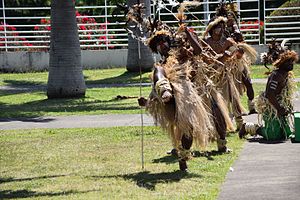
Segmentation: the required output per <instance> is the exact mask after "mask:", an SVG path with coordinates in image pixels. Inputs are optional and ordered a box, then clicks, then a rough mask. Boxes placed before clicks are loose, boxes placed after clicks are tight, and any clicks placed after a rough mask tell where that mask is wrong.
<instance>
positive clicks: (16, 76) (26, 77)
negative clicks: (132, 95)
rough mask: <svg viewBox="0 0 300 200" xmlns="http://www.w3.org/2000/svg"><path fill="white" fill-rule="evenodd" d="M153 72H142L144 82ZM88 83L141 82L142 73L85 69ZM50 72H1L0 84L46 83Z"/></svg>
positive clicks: (115, 69) (32, 84)
mask: <svg viewBox="0 0 300 200" xmlns="http://www.w3.org/2000/svg"><path fill="white" fill-rule="evenodd" d="M150 74H151V72H147V73H143V74H142V82H150V78H149V76H150ZM83 75H84V78H85V82H86V84H87V85H90V84H112V83H139V82H140V73H137V72H127V70H126V69H125V67H124V68H112V69H96V70H83ZM47 81H48V72H36V73H3V74H0V85H7V86H19V85H31V86H35V85H46V84H47Z"/></svg>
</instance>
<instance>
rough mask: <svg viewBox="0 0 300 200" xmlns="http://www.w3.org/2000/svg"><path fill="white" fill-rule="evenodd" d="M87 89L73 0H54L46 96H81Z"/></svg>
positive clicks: (52, 3)
mask: <svg viewBox="0 0 300 200" xmlns="http://www.w3.org/2000/svg"><path fill="white" fill-rule="evenodd" d="M85 89H86V86H85V82H84V77H83V73H82V66H81V50H80V44H79V36H78V28H77V22H76V16H75V5H74V2H73V1H71V0H63V1H62V0H52V2H51V40H50V61H49V77H48V87H47V96H48V98H68V97H82V96H84V95H85Z"/></svg>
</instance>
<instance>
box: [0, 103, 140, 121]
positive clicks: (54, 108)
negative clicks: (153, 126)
mask: <svg viewBox="0 0 300 200" xmlns="http://www.w3.org/2000/svg"><path fill="white" fill-rule="evenodd" d="M139 109H140V107H139V106H138V103H136V105H135V104H132V103H128V102H123V100H118V99H116V98H113V99H109V100H92V101H85V98H80V99H43V100H37V101H31V102H27V103H23V104H13V105H11V104H4V103H0V110H1V113H0V118H2V121H3V120H4V121H7V120H9V118H18V119H21V120H22V118H29V119H23V120H27V121H39V120H41V119H39V117H40V116H42V115H43V113H47V112H54V113H55V112H57V113H61V112H66V113H68V112H70V113H76V112H93V111H96V110H102V111H113V110H139ZM46 121H47V120H46ZM46 121H45V122H46Z"/></svg>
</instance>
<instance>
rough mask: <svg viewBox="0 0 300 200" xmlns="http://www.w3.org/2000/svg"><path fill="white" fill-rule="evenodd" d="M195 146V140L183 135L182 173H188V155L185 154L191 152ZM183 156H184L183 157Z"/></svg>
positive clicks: (180, 164)
mask: <svg viewBox="0 0 300 200" xmlns="http://www.w3.org/2000/svg"><path fill="white" fill-rule="evenodd" d="M192 144H193V138H192V137H187V136H186V135H183V136H182V138H181V145H182V148H183V149H182V150H180V152H179V154H180V158H179V168H180V170H181V171H186V170H187V164H186V161H187V160H188V157H187V156H188V155H185V154H186V153H185V152H189V150H190V148H191V146H192ZM182 154H183V155H182Z"/></svg>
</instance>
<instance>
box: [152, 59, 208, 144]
mask: <svg viewBox="0 0 300 200" xmlns="http://www.w3.org/2000/svg"><path fill="white" fill-rule="evenodd" d="M162 67H163V68H164V70H165V72H166V75H167V79H168V81H169V86H168V88H169V87H171V88H172V91H173V95H174V104H173V105H172V104H168V103H163V102H162V101H161V99H160V96H159V95H158V94H159V93H160V91H159V89H158V90H157V89H155V90H154V89H153V90H152V92H151V94H150V98H149V99H150V101H149V103H148V106H147V109H148V111H149V113H150V114H151V115H152V116H153V117H154V119H155V121H156V122H158V123H159V124H160V125H161V126H162V128H163V129H164V130H166V131H167V133H168V134H169V136H170V138H171V139H172V142H173V145H174V146H175V147H178V146H179V144H180V140H181V138H182V135H183V134H185V135H187V136H188V137H192V138H193V139H194V141H195V142H196V144H197V145H199V146H200V147H202V148H205V147H206V146H207V144H208V142H209V140H210V139H211V138H212V137H213V135H211V130H212V124H211V122H210V117H209V114H208V113H207V112H206V109H205V106H204V104H203V100H202V98H201V97H200V96H199V95H198V91H197V90H196V89H195V87H194V86H193V84H192V82H191V81H190V80H189V73H190V68H189V66H188V65H182V64H179V63H178V61H177V59H176V58H175V56H173V55H171V56H169V58H168V59H167V63H166V64H165V65H163V66H162ZM158 83H159V82H157V83H156V85H157V84H158ZM155 88H158V87H157V86H155Z"/></svg>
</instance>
